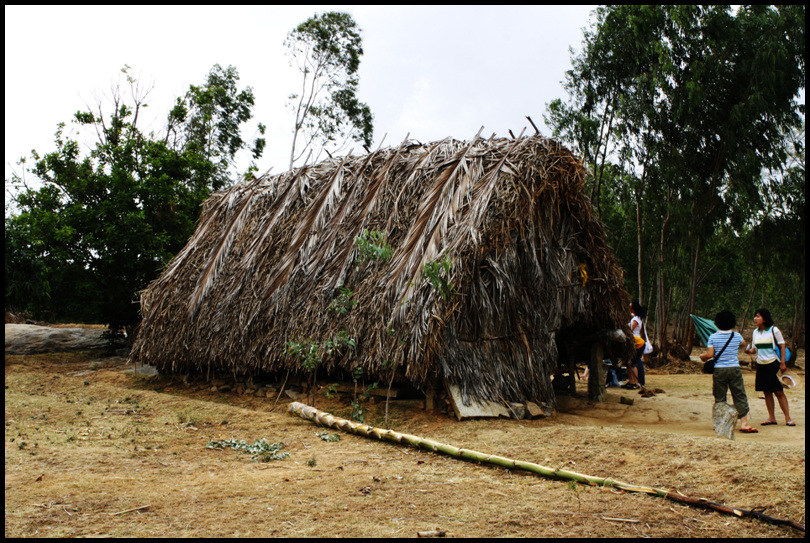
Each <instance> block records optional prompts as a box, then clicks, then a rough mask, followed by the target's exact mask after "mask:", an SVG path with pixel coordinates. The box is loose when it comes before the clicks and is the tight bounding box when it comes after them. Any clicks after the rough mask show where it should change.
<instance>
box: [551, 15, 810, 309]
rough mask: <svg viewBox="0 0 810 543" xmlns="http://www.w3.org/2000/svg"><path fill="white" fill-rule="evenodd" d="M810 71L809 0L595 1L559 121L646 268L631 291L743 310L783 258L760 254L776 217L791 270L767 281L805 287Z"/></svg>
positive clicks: (607, 212)
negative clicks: (803, 97)
mask: <svg viewBox="0 0 810 543" xmlns="http://www.w3.org/2000/svg"><path fill="white" fill-rule="evenodd" d="M804 73H805V63H804V7H803V6H776V7H774V6H742V7H740V8H739V9H738V10H736V11H732V10H731V9H730V8H729V6H691V5H690V6H686V5H673V6H655V5H619V6H605V7H600V8H598V9H597V10H596V11H595V24H594V26H593V27H592V28H591V29H589V30H587V31H586V32H585V36H584V43H583V48H582V52H581V53H580V54H578V55H576V56H575V57H573V58H572V69H571V70H570V71H569V72H567V74H566V81H565V88H566V90H567V91H568V95H569V97H568V100H566V101H563V100H554V101H552V102H551V103H550V104H548V109H547V115H546V121H547V122H548V123H549V124H550V125H551V126H552V127H553V134H554V136H555V137H557V138H560V139H562V140H564V141H566V142H568V143H569V144H570V145H572V147H573V148H574V149H575V150H576V151H577V152H578V153H579V154H580V155H581V156H582V158H583V160H584V161H585V162H586V164H587V165H588V166H589V174H588V176H587V183H588V186H589V188H590V193H591V198H592V200H593V201H594V204H595V206H596V209H597V212H598V214H599V215H600V217H601V218H602V220H603V221H604V222H605V224H606V227H607V230H608V233H609V240H610V243H611V245H612V246H613V248H614V250H615V253H616V254H617V256H618V257H619V260H620V262H621V263H622V264H623V266H624V268H625V269H626V270H628V271H629V272H630V273H628V276H629V277H634V276H635V275H637V270H638V267H639V265H641V267H642V272H641V275H642V277H641V279H640V280H639V281H640V283H641V284H640V285H638V286H637V284H636V281H630V282H629V284H628V285H627V288H628V290H630V292H631V293H632V295H633V297H641V298H643V299H644V300H645V302H644V303H645V305H648V306H651V308H652V309H656V306H660V308H661V311H660V312H658V313H657V315H658V317H659V318H663V319H664V320H666V321H668V322H673V320H675V321H678V320H680V321H684V320H685V319H688V313H689V312H698V313H701V312H703V313H709V314H710V313H711V311H712V310H713V309H712V308H713V307H716V306H720V305H723V304H725V307H730V308H734V309H736V310H737V311H741V310H744V306H745V304H746V303H747V299H748V298H749V297H750V292H752V289H754V284H753V281H754V278H755V277H756V276H757V273H758V269H759V267H761V266H762V265H763V264H765V265H766V266H770V264H769V263H766V261H767V260H768V259H763V258H761V257H759V256H756V257H755V258H752V256H753V255H754V254H757V255H758V253H759V249H758V247H760V246H761V244H760V243H758V242H757V241H756V240H757V239H758V237H759V236H761V233H762V232H764V231H765V230H769V229H770V227H768V226H766V225H769V224H772V225H774V226H775V225H777V224H778V225H779V226H778V227H776V230H773V232H774V233H776V235H773V236H771V237H770V241H771V243H769V248H770V251H771V252H772V253H774V252H777V253H778V254H780V256H783V258H779V260H780V262H781V269H776V268H773V269H771V268H770V267H769V268H768V271H767V273H766V275H764V276H763V277H762V280H763V281H764V282H765V283H766V285H765V286H764V287H762V286H761V287H762V288H760V287H757V289H756V290H757V291H758V292H767V291H769V290H770V289H771V288H772V287H774V286H776V285H777V282H778V281H785V283H783V284H791V285H795V287H796V288H797V290H794V293H795V292H797V291H798V292H803V289H804V286H803V285H804V275H803V274H804V272H803V269H804V268H803V254H804V238H803V233H802V234H801V235H799V237H796V238H795V239H796V240H797V243H792V242H791V241H790V240H791V239H792V238H793V236H794V234H796V235H798V231H799V229H801V231H802V232H803V228H804V224H803V193H804V190H803V187H804V171H803V166H802V169H801V170H798V169H795V170H793V174H791V173H789V172H790V170H791V168H786V166H787V165H788V163H789V162H790V149H791V141H790V139H791V134H793V133H794V132H795V130H796V129H797V128H798V127H800V126H801V118H802V116H803V113H804V105H803V104H799V103H797V100H796V98H797V97H798V93H799V90H800V89H802V88H803V87H804ZM802 132H803V130H802ZM799 147H801V148H802V149H803V142H802V144H801V145H800V146H799ZM794 148H795V146H794ZM802 152H803V151H802ZM798 162H799V161H795V163H796V164H798ZM801 163H802V164H803V159H802V160H801ZM779 172H783V173H781V174H780V173H779ZM769 176H770V178H769ZM799 187H800V188H799ZM797 206H801V208H799V207H797ZM799 209H801V210H800V211H799ZM789 210H792V211H789ZM639 228H640V229H641V231H639ZM759 239H761V237H759ZM788 246H790V249H788ZM752 248H755V250H754V251H753V252H752V250H751V249H752ZM735 251H745V254H746V255H747V256H746V257H742V256H740V254H738V253H736V252H735ZM795 255H802V256H801V257H800V258H796V257H795ZM770 260H775V259H770ZM799 261H801V262H799ZM799 264H802V266H801V267H800V266H799ZM631 270H632V271H631ZM763 271H764V270H763ZM644 272H646V273H644ZM788 276H790V277H792V278H793V279H792V280H790V281H788V280H787V278H788ZM777 277H780V278H781V279H777ZM658 286H661V289H660V292H658V293H657V292H656V288H657V287H658ZM775 290H776V289H775ZM785 302H786V307H790V306H791V305H793V306H795V303H788V302H787V300H785ZM802 303H803V302H802ZM670 309H674V310H676V311H675V312H676V313H677V315H674V317H675V318H674V319H673V316H669V311H670ZM652 314H654V313H653V312H651V315H652Z"/></svg>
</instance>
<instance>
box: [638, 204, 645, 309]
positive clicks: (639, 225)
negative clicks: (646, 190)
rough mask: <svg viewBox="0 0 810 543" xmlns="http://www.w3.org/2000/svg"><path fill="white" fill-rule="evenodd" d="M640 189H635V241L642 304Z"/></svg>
mask: <svg viewBox="0 0 810 543" xmlns="http://www.w3.org/2000/svg"><path fill="white" fill-rule="evenodd" d="M640 192H641V191H640V190H638V191H636V242H637V246H638V266H637V272H638V303H640V304H643V303H644V301H643V300H642V289H643V288H644V284H643V281H642V273H641V272H642V268H641V265H642V260H641V257H642V246H641V194H640Z"/></svg>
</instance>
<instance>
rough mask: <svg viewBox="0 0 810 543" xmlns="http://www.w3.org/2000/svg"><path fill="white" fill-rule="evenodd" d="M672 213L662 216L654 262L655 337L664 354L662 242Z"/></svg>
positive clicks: (665, 311) (665, 309)
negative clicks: (655, 295)
mask: <svg viewBox="0 0 810 543" xmlns="http://www.w3.org/2000/svg"><path fill="white" fill-rule="evenodd" d="M671 218H672V214H671V212H670V211H669V210H667V216H666V217H665V218H664V224H663V225H661V237H660V238H659V242H658V257H657V259H658V262H657V263H656V267H657V270H656V287H657V301H656V305H655V338H656V343H658V350H659V351H660V352H661V353H662V354H663V355H664V356H666V353H668V352H669V345H668V343H669V342H668V340H667V320H668V305H669V304H668V303H667V301H666V285H665V283H664V242H665V240H666V235H667V229H668V228H669V221H670V219H671Z"/></svg>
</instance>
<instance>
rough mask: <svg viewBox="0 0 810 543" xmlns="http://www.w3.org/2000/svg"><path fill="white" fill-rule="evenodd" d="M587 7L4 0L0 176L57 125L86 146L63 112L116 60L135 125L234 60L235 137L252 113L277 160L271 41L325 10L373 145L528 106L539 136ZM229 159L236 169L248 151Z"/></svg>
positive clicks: (293, 79)
mask: <svg viewBox="0 0 810 543" xmlns="http://www.w3.org/2000/svg"><path fill="white" fill-rule="evenodd" d="M595 7H596V6H581V5H574V6H480V5H476V6H369V5H363V6H351V5H313V6H300V5H297V6H9V5H6V6H5V41H6V43H5V57H6V59H5V70H6V74H5V76H6V77H5V86H6V92H5V100H6V104H5V106H6V112H5V119H6V127H5V129H6V133H5V179H6V180H7V181H8V180H9V179H10V178H11V175H12V172H16V173H18V174H21V173H22V168H21V166H19V165H17V161H18V160H19V159H20V158H21V157H23V156H30V154H31V150H32V149H36V150H37V151H38V152H39V153H40V154H44V153H46V152H50V151H52V150H54V149H55V145H54V143H53V142H54V133H55V131H56V127H57V123H59V122H65V123H66V124H67V127H66V131H73V132H69V133H71V134H72V135H73V137H76V138H79V141H80V143H83V147H84V149H85V151H87V150H89V148H90V144H92V140H91V139H88V138H86V137H85V136H82V135H81V134H79V133H78V132H75V130H77V128H76V127H75V125H73V124H71V123H70V121H71V119H72V117H73V114H74V113H75V112H77V111H79V110H86V109H88V108H95V107H96V105H97V103H98V102H99V100H101V101H102V102H103V101H104V100H105V99H106V98H108V97H109V96H110V94H111V92H110V89H111V88H112V87H113V86H114V85H115V84H116V83H122V84H124V83H125V80H124V79H123V75H122V74H121V68H122V67H123V66H124V65H128V66H130V67H131V71H130V73H131V75H133V76H135V77H136V78H137V79H138V81H139V82H140V84H141V86H142V87H144V88H151V91H150V94H149V95H148V98H147V100H146V102H147V103H148V104H149V108H148V110H147V111H148V112H150V113H151V115H147V116H146V117H144V119H143V120H144V122H143V124H142V123H141V122H140V121H139V126H141V129H142V130H143V131H144V132H147V133H148V132H149V131H150V130H154V131H155V132H160V131H161V130H162V127H163V126H164V121H165V118H166V114H167V113H168V111H169V109H170V107H171V105H172V103H173V102H174V100H175V99H176V98H177V97H179V96H182V95H184V94H185V92H186V91H187V90H188V87H189V85H190V84H197V85H199V84H202V83H203V82H204V81H205V77H206V75H207V74H208V72H209V71H210V69H211V67H212V66H213V65H214V64H220V65H221V66H223V67H225V66H228V65H233V66H235V67H236V68H237V70H238V72H239V75H240V88H243V87H246V86H250V87H251V88H252V89H253V93H254V96H255V100H256V104H255V108H254V119H253V120H252V121H251V122H249V123H248V124H247V125H246V126H245V128H244V129H243V132H242V135H243V138H244V139H245V140H248V141H252V140H253V138H255V137H256V136H257V135H258V133H257V132H256V123H258V122H261V123H263V124H265V125H266V126H267V134H266V139H267V148H266V150H265V153H264V156H262V158H260V159H259V161H258V167H259V170H260V172H261V173H264V172H265V171H267V170H270V173H271V174H276V173H282V172H283V171H286V170H287V168H288V166H289V153H290V146H291V145H292V126H293V115H292V112H291V110H290V109H289V108H288V107H287V103H288V99H287V98H288V96H289V95H290V94H291V93H293V92H295V91H296V90H297V88H298V86H299V85H300V81H301V79H300V78H301V74H300V73H299V72H298V71H297V69H296V68H295V67H294V66H291V65H290V63H289V58H288V57H287V56H286V55H285V49H284V47H283V42H284V38H285V37H286V35H287V33H288V32H290V31H291V30H292V29H293V28H294V27H295V26H297V25H298V24H299V23H301V22H303V21H305V20H306V19H308V18H309V17H311V16H313V15H314V14H316V13H323V12H326V11H344V12H348V13H350V14H351V15H352V16H353V17H354V19H355V21H356V22H357V24H358V26H359V27H360V28H361V35H362V38H363V50H364V55H363V57H362V58H361V64H360V69H359V85H358V92H357V96H358V98H359V99H360V101H362V102H365V103H366V104H368V106H369V107H370V108H371V111H372V113H373V115H374V144H373V146H372V147H373V148H376V147H377V146H379V145H380V143H381V141H382V138H383V136H385V140H384V141H383V142H382V146H383V147H388V146H392V145H397V144H399V143H400V142H401V141H402V140H403V139H405V137H406V135H408V134H410V138H411V139H416V140H418V141H421V142H423V143H424V142H429V141H436V140H440V139H443V138H445V137H448V136H451V137H453V138H456V139H461V140H469V139H471V138H472V137H473V136H475V134H476V133H477V132H478V130H479V128H481V127H482V126H483V127H484V131H483V132H482V135H483V136H485V137H488V136H490V135H491V134H492V133H495V134H497V135H498V136H508V135H509V130H510V129H511V130H512V131H513V132H514V133H515V134H516V135H517V134H518V133H519V132H520V131H521V130H522V129H523V128H524V127H526V129H527V133H533V131H534V129H533V128H532V127H531V126H530V124H529V122H528V121H527V120H526V116H527V115H528V116H531V117H532V120H533V121H534V122H535V124H536V125H537V126H538V128H539V129H540V131H541V132H542V133H543V134H545V135H550V130H549V129H548V128H547V127H545V125H544V124H543V114H544V113H545V108H546V104H547V103H548V102H550V101H551V100H553V99H555V98H564V97H565V93H564V90H563V88H562V81H563V79H564V77H565V71H566V70H568V69H570V67H571V53H570V48H573V49H574V50H575V51H579V50H581V43H582V38H583V30H584V29H585V28H587V27H588V26H589V23H590V21H591V18H590V13H591V11H592V10H593V9H595ZM107 103H108V102H107ZM83 137H84V138H85V139H82V138H83ZM359 153H362V150H361V149H360V148H359V146H358V147H357V148H356V154H359ZM241 161H242V162H243V163H244V166H245V167H246V166H247V163H248V161H249V156H248V153H247V152H244V153H243V155H242V156H241ZM29 180H30V176H29ZM7 188H8V187H7ZM7 199H8V194H7Z"/></svg>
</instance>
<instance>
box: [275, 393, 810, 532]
mask: <svg viewBox="0 0 810 543" xmlns="http://www.w3.org/2000/svg"><path fill="white" fill-rule="evenodd" d="M288 409H289V412H290V414H293V415H297V416H299V417H301V418H303V419H306V420H309V421H312V422H314V423H316V424H319V425H321V426H326V427H328V428H334V429H336V430H342V431H344V432H348V433H350V434H355V435H359V436H363V437H370V438H373V439H378V440H380V441H390V442H392V443H399V444H406V445H411V446H413V447H416V448H419V449H425V450H428V451H431V452H435V453H441V454H446V455H448V456H453V457H455V458H461V459H462V460H472V461H475V462H482V463H485V464H493V465H496V466H500V467H504V468H508V469H521V470H524V471H529V472H532V473H536V474H538V475H542V476H544V477H551V478H558V479H565V480H569V481H576V482H578V483H582V484H587V485H592V486H607V487H612V488H617V489H619V490H623V491H625V492H639V493H644V494H649V495H651V496H657V497H659V498H666V499H668V500H672V501H675V502H678V503H683V504H686V505H691V506H693V507H700V508H703V509H711V510H713V511H717V512H719V513H724V514H728V515H733V516H736V517H741V518H742V517H749V518H754V519H757V520H761V521H765V522H769V523H771V524H777V525H783V526H790V527H792V528H795V529H797V530H800V531H802V532H804V531H805V528H804V524H802V523H799V522H795V521H792V520H786V519H779V518H775V517H771V516H769V515H766V514H764V513H763V512H762V511H763V509H761V508H756V509H752V510H746V509H740V508H736V507H729V506H725V505H721V504H718V503H714V502H710V501H709V500H707V499H705V498H690V497H689V496H684V495H683V494H680V493H674V492H670V491H668V490H664V489H661V488H652V487H649V486H640V485H634V484H631V483H627V482H624V481H619V480H617V479H613V478H611V477H595V476H592V475H585V474H583V473H577V472H575V471H570V470H565V469H559V468H551V467H547V466H541V465H540V464H535V463H532V462H524V461H522V460H512V459H511V458H506V457H503V456H496V455H493V454H486V453H482V452H478V451H473V450H471V449H461V448H458V447H454V446H452V445H448V444H446V443H440V442H438V441H434V440H432V439H427V438H423V437H419V436H415V435H412V434H403V433H401V432H396V431H394V430H386V429H383V428H376V427H374V426H369V425H368V424H360V423H357V422H354V421H351V420H347V419H342V418H340V417H336V416H334V415H332V414H331V413H327V412H325V411H320V410H318V409H315V408H314V407H311V406H309V405H306V404H303V403H300V402H292V403H290V404H289V408H288Z"/></svg>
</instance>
